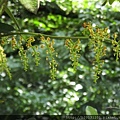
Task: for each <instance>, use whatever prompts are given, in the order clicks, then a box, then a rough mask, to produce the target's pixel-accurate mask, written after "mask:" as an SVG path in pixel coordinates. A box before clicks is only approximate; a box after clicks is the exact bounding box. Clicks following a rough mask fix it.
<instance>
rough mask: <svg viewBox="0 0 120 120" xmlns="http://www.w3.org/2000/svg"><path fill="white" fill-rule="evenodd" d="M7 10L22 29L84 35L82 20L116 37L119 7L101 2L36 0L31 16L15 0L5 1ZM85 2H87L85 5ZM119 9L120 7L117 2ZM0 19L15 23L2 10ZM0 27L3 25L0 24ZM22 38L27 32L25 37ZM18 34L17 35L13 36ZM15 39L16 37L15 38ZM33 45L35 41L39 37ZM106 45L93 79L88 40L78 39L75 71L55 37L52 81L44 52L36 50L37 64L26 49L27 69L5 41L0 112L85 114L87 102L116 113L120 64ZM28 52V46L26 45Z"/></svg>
mask: <svg viewBox="0 0 120 120" xmlns="http://www.w3.org/2000/svg"><path fill="white" fill-rule="evenodd" d="M8 5H9V7H10V10H11V11H12V13H13V14H14V16H15V17H16V19H17V21H18V23H19V25H20V28H21V30H22V31H29V32H40V33H44V34H50V35H56V36H84V34H83V29H84V28H83V26H82V24H83V23H84V22H91V23H92V25H93V26H95V25H97V26H99V27H101V28H105V27H108V28H109V30H110V33H111V34H112V33H114V32H118V40H119V39H120V37H119V36H120V33H119V31H120V12H119V11H118V9H117V8H114V7H112V6H109V5H106V6H101V4H100V2H98V1H93V2H92V1H89V0H84V2H83V1H82V2H80V3H79V4H78V3H77V0H74V1H71V0H64V1H63V2H61V0H57V1H56V0H52V1H51V2H48V1H45V2H41V3H40V8H39V10H38V13H37V14H36V15H35V14H33V13H30V12H29V11H27V10H26V9H25V8H24V7H23V6H22V5H21V4H20V3H19V2H14V1H13V0H11V1H9V2H8ZM88 6H89V7H88ZM118 8H119V7H118ZM0 22H3V23H8V24H10V25H12V26H13V27H14V28H16V26H15V24H14V22H13V21H11V19H10V18H9V16H8V15H7V14H6V13H3V15H2V16H1V19H0ZM0 29H1V30H4V28H2V27H0ZM24 37H25V38H26V36H24ZM16 39H17V38H16ZM18 39H19V38H18ZM35 39H36V41H35V42H34V43H33V45H38V46H39V45H40V44H41V43H40V41H39V38H38V37H35ZM106 44H107V49H108V53H107V57H106V58H104V59H105V65H104V66H103V69H102V73H101V75H100V78H99V80H98V81H97V83H96V84H95V83H94V82H93V76H92V74H91V73H92V56H93V53H92V52H91V51H90V50H89V49H88V40H82V51H81V53H80V54H81V56H80V59H79V67H78V70H77V71H74V70H73V67H72V63H71V61H70V59H69V51H68V50H67V49H66V47H65V46H64V40H62V39H56V40H55V45H54V47H55V50H56V51H57V53H59V56H58V58H57V62H58V72H57V78H56V79H55V80H52V79H50V77H49V67H48V62H47V61H46V52H45V50H44V49H39V50H38V51H39V52H40V59H41V60H40V64H39V66H36V65H35V63H34V59H33V57H32V55H31V54H28V56H29V69H28V70H27V71H24V67H23V65H22V63H21V61H20V58H19V57H18V53H17V51H13V50H12V48H11V47H10V45H8V46H5V47H4V49H5V53H6V55H7V58H8V66H9V67H10V69H11V73H12V76H13V77H12V80H10V79H9V77H8V76H7V75H6V73H5V72H2V73H1V76H0V100H1V102H0V115H2V114H37V115H38V114H40V115H41V114H52V115H61V114H71V115H72V114H75V115H83V114H85V108H86V106H92V107H94V108H96V109H97V111H98V113H99V114H114V115H117V114H119V113H120V104H119V103H120V63H119V61H118V62H116V60H115V59H116V58H115V56H114V53H113V50H112V48H111V47H110V44H109V43H106ZM29 53H31V50H29Z"/></svg>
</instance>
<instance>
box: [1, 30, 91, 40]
mask: <svg viewBox="0 0 120 120" xmlns="http://www.w3.org/2000/svg"><path fill="white" fill-rule="evenodd" d="M12 35H33V36H44V37H50V38H55V39H88V38H89V37H84V36H79V37H70V36H53V35H46V34H41V33H32V32H14V33H1V34H0V38H1V37H6V36H12Z"/></svg>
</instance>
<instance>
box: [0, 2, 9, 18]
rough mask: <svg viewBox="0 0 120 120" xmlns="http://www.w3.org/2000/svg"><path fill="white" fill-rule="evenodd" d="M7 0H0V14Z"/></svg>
mask: <svg viewBox="0 0 120 120" xmlns="http://www.w3.org/2000/svg"><path fill="white" fill-rule="evenodd" d="M7 2H8V0H0V16H1V15H2V13H3V12H4V10H5V7H6V6H7Z"/></svg>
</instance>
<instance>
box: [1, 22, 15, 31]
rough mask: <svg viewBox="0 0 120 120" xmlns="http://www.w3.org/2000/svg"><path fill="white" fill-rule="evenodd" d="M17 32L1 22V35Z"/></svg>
mask: <svg viewBox="0 0 120 120" xmlns="http://www.w3.org/2000/svg"><path fill="white" fill-rule="evenodd" d="M13 30H15V29H14V28H13V26H11V25H8V24H6V23H1V22H0V33H8V32H11V31H13Z"/></svg>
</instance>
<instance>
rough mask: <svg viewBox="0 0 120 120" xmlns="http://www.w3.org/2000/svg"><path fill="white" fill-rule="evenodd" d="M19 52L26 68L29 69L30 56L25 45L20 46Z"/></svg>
mask: <svg viewBox="0 0 120 120" xmlns="http://www.w3.org/2000/svg"><path fill="white" fill-rule="evenodd" d="M18 54H19V56H20V57H21V60H22V61H23V65H24V70H25V71H27V69H28V57H27V55H26V51H25V50H24V47H23V46H21V47H20V48H19V52H18Z"/></svg>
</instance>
